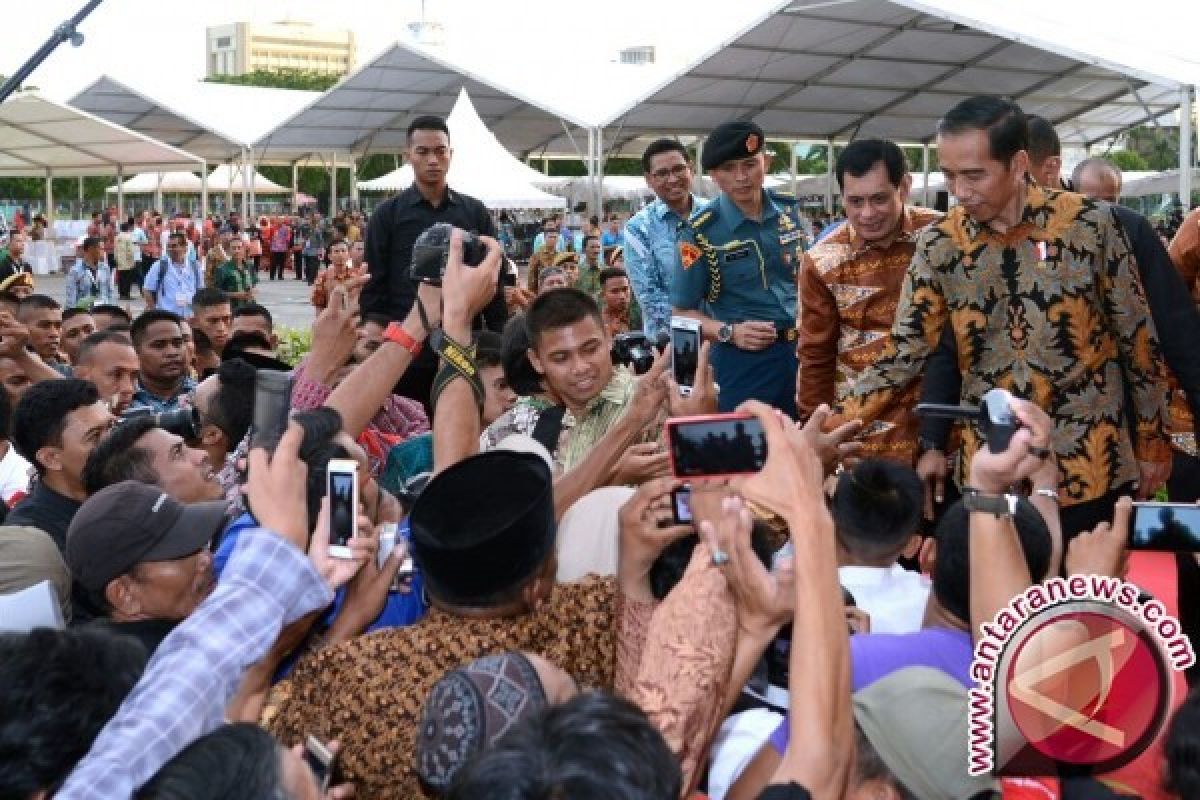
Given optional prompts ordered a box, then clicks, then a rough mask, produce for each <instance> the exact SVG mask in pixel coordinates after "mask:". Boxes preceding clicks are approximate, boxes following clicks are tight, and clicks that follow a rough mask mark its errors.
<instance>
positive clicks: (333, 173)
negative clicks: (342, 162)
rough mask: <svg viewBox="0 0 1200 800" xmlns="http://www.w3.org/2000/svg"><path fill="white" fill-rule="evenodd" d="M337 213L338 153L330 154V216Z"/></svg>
mask: <svg viewBox="0 0 1200 800" xmlns="http://www.w3.org/2000/svg"><path fill="white" fill-rule="evenodd" d="M336 213H337V153H330V154H329V216H330V217H332V216H333V215H334V214H336Z"/></svg>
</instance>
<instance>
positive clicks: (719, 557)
mask: <svg viewBox="0 0 1200 800" xmlns="http://www.w3.org/2000/svg"><path fill="white" fill-rule="evenodd" d="M712 563H713V566H714V567H723V566H725V565H726V564H728V563H729V554H728V553H726V552H725V551H724V550H722V549H720V548H717V549H716V550H713V554H712Z"/></svg>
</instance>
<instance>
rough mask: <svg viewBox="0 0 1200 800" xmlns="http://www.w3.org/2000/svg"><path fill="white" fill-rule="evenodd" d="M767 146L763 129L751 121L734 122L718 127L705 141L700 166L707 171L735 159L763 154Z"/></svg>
mask: <svg viewBox="0 0 1200 800" xmlns="http://www.w3.org/2000/svg"><path fill="white" fill-rule="evenodd" d="M764 144H766V137H765V136H764V135H763V129H762V128H760V127H758V126H757V125H755V124H754V123H753V122H750V121H749V120H734V121H733V122H726V123H724V124H722V125H718V126H717V127H716V129H715V130H714V131H713V132H712V133H710V134H709V135H708V138H707V139H705V140H704V151H703V153H702V154H701V156H700V164H701V165H702V166H703V167H704V169H706V170H710V169H713V168H715V167H719V166H721V165H722V164H724V163H725V162H726V161H732V160H733V159H735V158H748V157H750V156H752V155H756V154H757V153H759V152H761V151H762V149H763V145H764Z"/></svg>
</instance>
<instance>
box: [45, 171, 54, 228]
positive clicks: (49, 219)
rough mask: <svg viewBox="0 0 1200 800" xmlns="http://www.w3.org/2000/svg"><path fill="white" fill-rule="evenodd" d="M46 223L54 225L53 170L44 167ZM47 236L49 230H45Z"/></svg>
mask: <svg viewBox="0 0 1200 800" xmlns="http://www.w3.org/2000/svg"><path fill="white" fill-rule="evenodd" d="M46 225H47V226H48V227H49V226H53V225H54V171H53V170H52V169H50V168H48V167H47V168H46ZM46 235H47V236H49V235H50V232H49V231H47V232H46Z"/></svg>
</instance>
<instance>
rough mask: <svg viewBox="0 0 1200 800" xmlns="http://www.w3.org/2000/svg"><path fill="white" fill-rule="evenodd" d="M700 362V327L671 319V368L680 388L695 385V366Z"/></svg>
mask: <svg viewBox="0 0 1200 800" xmlns="http://www.w3.org/2000/svg"><path fill="white" fill-rule="evenodd" d="M699 363H700V328H699V327H698V326H695V325H680V324H678V320H671V369H672V371H673V373H674V377H675V383H677V384H678V385H679V386H680V388H690V387H692V386H695V385H696V367H697V366H698V365H699Z"/></svg>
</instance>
